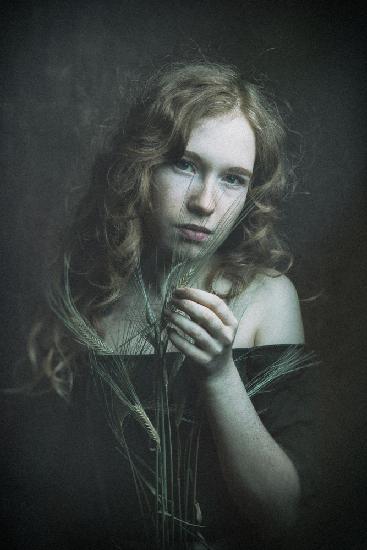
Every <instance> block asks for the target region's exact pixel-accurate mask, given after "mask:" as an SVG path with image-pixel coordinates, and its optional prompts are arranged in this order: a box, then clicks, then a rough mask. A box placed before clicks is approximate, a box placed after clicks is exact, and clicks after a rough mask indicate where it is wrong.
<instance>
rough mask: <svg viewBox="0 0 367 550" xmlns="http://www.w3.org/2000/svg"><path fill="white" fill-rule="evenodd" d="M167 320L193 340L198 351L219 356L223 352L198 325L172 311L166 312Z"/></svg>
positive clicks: (217, 343)
mask: <svg viewBox="0 0 367 550" xmlns="http://www.w3.org/2000/svg"><path fill="white" fill-rule="evenodd" d="M165 313H166V317H167V318H168V320H169V321H170V322H171V323H173V324H174V325H175V327H177V328H179V329H180V330H182V331H183V332H184V334H185V335H187V336H189V337H190V338H193V339H194V343H195V345H196V346H198V347H199V348H200V349H203V350H204V351H207V352H208V353H210V354H219V353H221V352H222V351H223V348H222V346H221V345H220V343H219V342H218V341H217V340H215V339H214V338H212V336H211V335H210V334H209V333H208V332H207V331H206V330H205V329H204V328H203V327H202V326H200V325H198V324H197V323H195V322H194V321H192V320H191V319H188V318H187V317H184V316H183V315H180V314H179V313H174V312H172V311H169V310H166V312H165Z"/></svg>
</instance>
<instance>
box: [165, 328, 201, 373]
mask: <svg viewBox="0 0 367 550" xmlns="http://www.w3.org/2000/svg"><path fill="white" fill-rule="evenodd" d="M167 332H168V336H169V338H170V340H171V341H172V343H173V345H174V346H175V347H176V348H177V349H178V350H179V351H181V352H182V353H183V354H185V355H186V357H189V358H190V359H192V360H193V361H194V362H196V363H199V364H201V365H206V364H207V363H209V362H210V360H211V356H210V355H209V354H208V353H206V352H205V351H203V350H201V349H200V348H198V347H197V346H195V344H191V343H190V342H188V341H187V340H186V339H185V338H184V337H183V336H181V335H180V334H179V333H178V332H177V330H175V329H174V328H172V327H167Z"/></svg>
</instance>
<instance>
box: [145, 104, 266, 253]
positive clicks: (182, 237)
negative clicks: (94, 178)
mask: <svg viewBox="0 0 367 550" xmlns="http://www.w3.org/2000/svg"><path fill="white" fill-rule="evenodd" d="M255 152H256V148H255V135H254V132H253V130H252V128H251V126H250V124H249V122H248V120H247V119H246V117H245V116H244V115H243V114H242V113H241V112H240V111H235V112H232V113H229V114H226V115H222V116H219V117H215V118H206V119H203V120H201V121H200V122H199V123H198V124H197V125H196V126H195V127H194V129H193V130H192V133H191V135H190V139H189V141H188V143H187V147H186V150H185V153H184V155H183V157H182V158H180V159H178V160H177V161H176V162H173V163H171V164H168V163H167V164H162V165H161V166H159V167H158V168H156V170H155V172H154V175H153V186H152V199H153V206H154V211H153V214H152V215H151V216H150V218H149V222H148V227H147V230H148V231H149V233H148V239H150V240H151V242H152V243H154V244H155V245H156V246H157V247H158V249H160V250H161V251H162V252H165V253H173V252H175V253H176V254H178V255H179V256H180V257H184V258H194V257H195V256H196V255H197V254H198V253H199V252H200V251H202V252H203V251H205V249H207V248H209V249H210V250H211V251H213V250H215V249H217V248H218V246H219V245H220V244H221V243H222V242H223V241H224V239H225V238H226V237H227V236H228V235H229V233H230V232H231V230H232V228H233V226H234V224H235V222H236V220H237V218H238V216H239V214H240V212H241V210H242V209H243V206H244V203H245V199H246V195H247V190H248V185H249V181H250V178H251V175H252V171H253V167H254V162H255ZM214 239H215V241H214ZM213 241H214V242H215V244H213ZM212 246H213V248H212Z"/></svg>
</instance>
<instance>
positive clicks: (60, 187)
mask: <svg viewBox="0 0 367 550" xmlns="http://www.w3.org/2000/svg"><path fill="white" fill-rule="evenodd" d="M352 4H353V3H352V2H345V3H337V2H332V3H327V4H325V6H324V7H323V6H320V5H318V6H316V5H312V3H307V5H306V6H303V7H300V6H299V5H298V4H297V3H296V2H265V1H259V0H258V1H245V2H240V1H237V2H228V3H226V4H225V5H223V2H219V1H212V2H210V1H196V2H194V1H189V0H186V1H185V2H183V1H178V0H176V1H175V0H173V1H171V2H168V1H166V2H164V1H161V2H156V1H154V0H153V1H150V2H148V1H147V2H143V1H141V0H135V1H127V0H121V1H120V2H117V1H114V2H96V1H90V2H88V3H86V4H84V5H83V3H79V4H78V5H73V3H71V2H70V3H69V2H60V1H54V2H49V3H47V2H44V3H41V4H39V3H38V4H37V3H35V2H33V3H32V2H29V3H28V4H27V5H25V6H21V5H20V4H19V5H17V4H16V3H14V2H13V3H11V4H8V5H6V4H5V5H4V4H3V7H2V13H1V21H2V22H1V41H2V46H3V47H2V51H3V58H2V74H3V84H2V92H1V93H2V100H1V107H2V115H3V133H2V136H3V137H2V163H1V168H2V180H1V181H2V183H1V223H2V225H3V228H2V237H3V238H2V247H3V259H2V263H1V271H2V276H3V277H2V289H3V291H4V296H5V299H4V308H3V313H2V327H3V328H2V345H1V360H2V365H3V367H2V369H3V379H4V380H7V379H8V375H9V372H10V371H11V369H12V366H13V364H14V361H15V358H18V357H19V356H20V350H22V349H23V346H24V341H23V331H24V330H26V328H27V324H28V323H29V319H30V315H31V312H32V310H33V308H34V305H35V303H36V302H37V300H38V296H39V295H40V292H41V291H42V286H43V280H44V275H43V273H44V269H43V267H42V266H43V264H44V257H45V254H46V252H48V253H50V250H51V252H52V245H50V243H52V238H53V235H54V234H55V232H57V231H58V230H59V229H60V228H61V227H62V226H63V224H64V222H65V220H67V219H68V217H69V215H70V204H72V203H73V201H75V200H76V199H77V197H78V196H79V195H80V193H81V190H82V189H83V186H84V185H85V183H86V182H87V181H88V174H89V171H90V168H91V166H92V164H93V160H94V157H95V155H96V153H97V152H98V150H99V149H100V147H101V144H102V142H103V137H104V136H105V135H106V134H108V132H109V130H110V128H111V127H112V126H113V124H114V122H116V120H117V119H118V117H119V114H120V112H121V109H122V108H123V105H124V104H126V103H127V102H128V99H129V94H131V92H130V91H129V87H128V85H127V83H128V82H129V81H131V80H134V79H136V77H137V75H138V74H139V73H140V71H141V70H144V71H145V70H147V69H148V70H154V68H155V67H158V66H159V65H160V64H161V63H162V62H165V61H171V60H172V59H175V58H176V57H179V58H182V57H186V58H187V57H190V56H194V55H195V56H196V57H197V56H198V55H201V56H206V57H207V58H209V59H211V60H214V61H224V62H229V63H233V64H236V65H238V66H239V67H240V68H241V69H242V70H243V71H244V72H247V73H248V74H249V75H251V76H252V77H255V78H262V79H263V80H265V81H266V82H267V84H268V86H269V88H270V89H271V90H273V92H274V93H275V95H276V96H277V97H279V98H280V108H281V109H282V111H283V112H284V113H285V114H286V120H287V124H288V126H289V129H290V145H291V150H292V151H293V152H298V168H297V171H296V173H297V178H298V188H297V193H296V195H295V197H294V199H293V201H292V202H291V203H290V205H289V207H288V210H287V212H286V214H285V217H284V222H283V223H284V227H285V229H286V230H287V233H288V237H289V241H290V244H291V247H292V250H293V251H294V253H295V267H294V269H293V271H292V272H291V278H292V279H293V280H294V282H295V284H296V286H297V289H298V291H299V295H300V298H301V300H303V301H302V304H303V306H302V307H303V314H304V319H305V326H306V334H307V339H308V342H309V344H310V346H311V347H312V348H315V349H316V350H317V351H318V352H319V354H320V355H321V357H322V358H323V359H324V367H323V369H322V402H321V418H320V422H321V424H322V426H323V446H322V461H323V465H324V487H323V491H322V492H323V499H322V502H321V510H320V512H319V516H318V517H317V521H316V527H313V529H312V533H311V535H310V536H312V540H314V541H316V543H315V544H316V546H317V547H320V548H321V547H322V548H329V545H330V548H331V547H332V546H334V545H335V544H336V543H337V542H338V543H340V544H341V547H342V548H353V547H354V545H356V544H357V543H359V544H362V541H363V540H365V541H366V540H367V539H366V538H363V537H366V534H365V531H366V526H365V525H364V517H365V516H364V510H363V507H364V504H365V503H366V500H365V497H364V493H365V490H366V489H365V487H366V481H367V479H366V477H367V476H366V474H365V473H364V470H365V468H364V463H366V464H367V452H366V450H367V445H366V438H367V437H366V436H367V426H366V418H367V414H366V413H367V407H366V402H367V399H366V398H365V393H366V384H365V383H366V378H367V376H366V369H367V364H366V361H365V356H364V353H363V351H364V340H365V330H364V324H363V320H364V317H365V306H366V303H367V300H366V283H365V279H364V275H365V273H366V263H367V262H366V252H365V242H366V237H367V230H366V200H365V199H366V192H365V143H366V140H365V137H366V116H365V115H366V112H365V111H366V107H365V90H366V77H365V62H364V57H365V52H364V49H365V44H364V32H365V28H366V18H364V17H363V13H362V10H361V11H360V12H358V8H356V7H353V6H352ZM66 197H68V199H66ZM316 295H318V298H317V299H312V297H315V296H316ZM310 298H311V299H310ZM310 544H311V541H310ZM361 548H362V546H361Z"/></svg>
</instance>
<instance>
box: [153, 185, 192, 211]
mask: <svg viewBox="0 0 367 550" xmlns="http://www.w3.org/2000/svg"><path fill="white" fill-rule="evenodd" d="M152 198H153V204H154V206H155V207H156V208H157V210H158V215H159V212H160V213H161V214H162V215H163V216H164V215H165V214H166V215H170V214H173V215H174V214H175V213H176V212H179V211H180V210H181V207H182V205H183V203H184V201H185V189H184V187H183V186H182V185H178V184H177V182H175V181H174V179H171V180H170V181H167V180H160V181H159V182H156V183H155V185H154V186H153V190H152Z"/></svg>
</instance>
